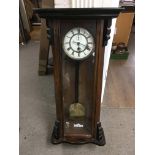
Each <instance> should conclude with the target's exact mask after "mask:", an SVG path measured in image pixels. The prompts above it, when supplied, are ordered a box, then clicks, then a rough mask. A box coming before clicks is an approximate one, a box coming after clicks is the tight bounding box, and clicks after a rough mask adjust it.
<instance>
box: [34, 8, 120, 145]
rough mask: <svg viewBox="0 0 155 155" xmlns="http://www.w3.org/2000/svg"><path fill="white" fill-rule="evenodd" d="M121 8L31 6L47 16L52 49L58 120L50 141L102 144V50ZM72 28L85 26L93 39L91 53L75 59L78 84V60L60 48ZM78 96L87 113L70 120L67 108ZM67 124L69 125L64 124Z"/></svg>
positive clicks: (103, 138) (103, 143)
mask: <svg viewBox="0 0 155 155" xmlns="http://www.w3.org/2000/svg"><path fill="white" fill-rule="evenodd" d="M121 10H122V8H74V9H73V8H59V9H58V8H57V9H53V8H51V9H50V8H48V9H34V11H35V12H36V13H38V14H39V16H40V17H41V18H45V19H46V23H47V27H48V28H47V33H48V39H49V41H50V44H51V45H52V52H53V60H54V84H55V100H56V115H57V120H56V121H55V125H54V128H53V133H52V138H51V141H52V143H54V144H58V143H61V142H68V143H74V144H83V143H88V142H91V143H95V144H97V145H105V137H104V131H103V128H102V126H101V122H100V104H101V90H102V71H103V63H104V62H103V61H104V49H105V46H106V45H107V42H108V40H109V39H110V32H111V29H110V27H111V23H112V18H116V17H117V16H118V14H119V13H120V11H121ZM74 27H82V28H85V29H87V30H88V31H89V32H90V33H91V34H92V36H93V37H94V41H95V49H94V54H92V55H91V56H89V57H88V58H86V59H85V60H80V61H79V62H78V63H79V68H78V69H79V73H78V76H79V80H78V83H77V82H76V79H77V78H76V73H75V69H76V67H77V61H76V60H72V59H70V58H69V57H67V56H66V55H65V53H64V51H63V48H62V43H63V38H64V35H65V34H66V33H67V32H68V31H69V30H70V29H72V28H74ZM77 89H78V93H76V90H77ZM77 94H78V96H77ZM77 98H78V100H79V101H80V102H81V103H83V105H84V106H85V108H86V116H85V117H84V118H83V119H79V118H77V119H73V120H72V119H70V118H69V114H68V108H69V105H70V104H71V103H74V102H75V100H76V99H77ZM78 122H80V123H82V124H84V127H83V128H74V127H73V124H74V123H78ZM66 123H69V124H70V126H69V127H66Z"/></svg>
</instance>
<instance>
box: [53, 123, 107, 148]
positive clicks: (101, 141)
mask: <svg viewBox="0 0 155 155" xmlns="http://www.w3.org/2000/svg"><path fill="white" fill-rule="evenodd" d="M51 143H53V144H60V143H70V144H86V143H93V144H96V145H99V146H103V145H105V144H106V141H105V136H104V131H103V128H102V126H101V122H98V123H97V131H96V139H94V138H81V137H80V136H79V137H75V138H74V137H72V136H71V137H70V138H69V137H63V138H62V137H60V122H59V121H55V125H54V128H53V133H52V137H51Z"/></svg>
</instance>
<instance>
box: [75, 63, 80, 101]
mask: <svg viewBox="0 0 155 155" xmlns="http://www.w3.org/2000/svg"><path fill="white" fill-rule="evenodd" d="M78 102H79V62H78V61H76V62H75V103H78Z"/></svg>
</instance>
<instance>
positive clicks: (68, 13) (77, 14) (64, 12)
mask: <svg viewBox="0 0 155 155" xmlns="http://www.w3.org/2000/svg"><path fill="white" fill-rule="evenodd" d="M122 10H124V8H121V7H120V8H43V9H40V8H35V9H33V11H34V12H35V13H38V14H39V16H40V17H41V18H49V17H53V18H54V19H77V18H78V19H105V18H109V17H111V18H116V17H117V16H118V14H119V13H120V11H122Z"/></svg>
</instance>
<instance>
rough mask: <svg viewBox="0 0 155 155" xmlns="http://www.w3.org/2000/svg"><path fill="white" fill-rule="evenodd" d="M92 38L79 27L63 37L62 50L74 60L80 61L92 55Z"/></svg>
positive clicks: (93, 45)
mask: <svg viewBox="0 0 155 155" xmlns="http://www.w3.org/2000/svg"><path fill="white" fill-rule="evenodd" d="M94 47H95V44H94V38H93V36H92V35H91V33H90V32H88V31H87V30H86V29H84V28H81V27H76V28H73V29H71V30H70V31H69V32H68V33H67V34H66V35H65V37H64V40H63V49H64V51H65V53H66V54H67V55H68V56H69V57H70V58H72V59H74V60H82V59H85V58H86V57H88V56H89V55H91V54H92V52H93V50H94Z"/></svg>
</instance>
